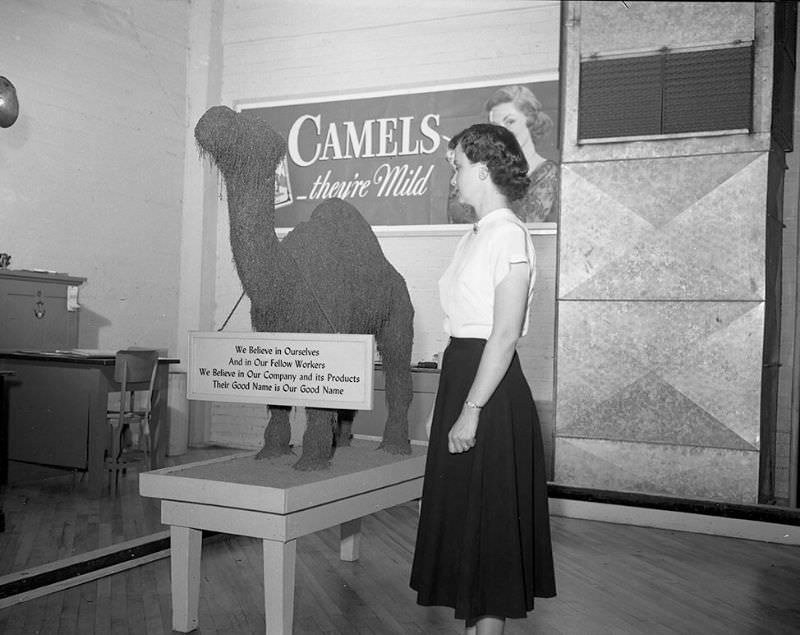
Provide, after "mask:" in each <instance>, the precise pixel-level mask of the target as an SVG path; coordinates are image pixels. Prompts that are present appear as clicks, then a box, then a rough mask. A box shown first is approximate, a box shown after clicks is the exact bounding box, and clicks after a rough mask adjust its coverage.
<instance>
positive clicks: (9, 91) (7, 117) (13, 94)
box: [0, 75, 19, 128]
mask: <svg viewBox="0 0 800 635" xmlns="http://www.w3.org/2000/svg"><path fill="white" fill-rule="evenodd" d="M18 116H19V100H18V99H17V90H16V88H14V84H12V83H11V82H10V81H8V80H7V79H6V78H5V77H3V76H2V75H0V128H8V127H9V126H11V125H12V124H13V123H14V122H15V121H16V120H17V117H18Z"/></svg>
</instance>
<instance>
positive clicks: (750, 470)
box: [555, 438, 758, 504]
mask: <svg viewBox="0 0 800 635" xmlns="http://www.w3.org/2000/svg"><path fill="white" fill-rule="evenodd" d="M556 455H557V457H558V461H557V462H556V472H555V481H556V482H557V483H568V484H570V485H572V486H575V487H588V488H595V489H608V490H616V491H628V492H643V493H647V494H661V495H666V496H681V497H687V498H699V499H705V500H716V501H724V502H733V503H745V504H753V503H756V502H757V500H758V487H757V483H758V453H757V452H747V451H734V450H720V449H716V448H693V447H686V446H671V445H644V444H631V443H625V442H619V441H605V440H598V439H563V438H557V439H556Z"/></svg>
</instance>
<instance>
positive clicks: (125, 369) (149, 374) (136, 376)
mask: <svg viewBox="0 0 800 635" xmlns="http://www.w3.org/2000/svg"><path fill="white" fill-rule="evenodd" d="M157 370H158V351H157V350H154V349H145V348H137V349H125V350H121V351H117V354H116V358H115V360H114V381H116V382H117V383H118V384H119V385H120V392H121V393H122V395H123V396H124V395H125V393H126V392H128V391H131V390H134V389H139V390H147V391H149V392H150V393H151V394H152V391H153V387H154V384H155V379H156V371H157ZM136 384H138V386H137V385H136Z"/></svg>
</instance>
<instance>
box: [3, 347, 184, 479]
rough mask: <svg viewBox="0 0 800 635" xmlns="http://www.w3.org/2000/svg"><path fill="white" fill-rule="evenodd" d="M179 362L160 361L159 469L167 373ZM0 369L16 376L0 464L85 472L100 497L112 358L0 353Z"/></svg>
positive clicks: (10, 382) (157, 410)
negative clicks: (8, 463) (7, 462)
mask: <svg viewBox="0 0 800 635" xmlns="http://www.w3.org/2000/svg"><path fill="white" fill-rule="evenodd" d="M177 361H178V360H176V359H162V360H159V365H158V373H157V377H156V392H157V395H156V400H155V403H154V404H153V427H155V426H156V425H157V424H158V423H159V422H161V423H162V425H161V426H160V429H159V435H158V438H157V439H155V450H154V452H153V460H154V463H155V465H159V464H160V462H161V461H162V459H163V457H164V455H165V453H166V447H167V439H168V436H167V435H168V430H167V425H166V424H165V422H166V420H167V390H168V375H169V372H168V369H169V364H171V363H176V362H177ZM0 369H3V370H10V371H13V372H14V374H15V376H14V377H13V378H9V379H7V380H6V387H7V390H6V394H7V396H8V436H7V439H8V445H7V447H8V452H7V457H2V459H0V460H7V461H19V462H23V463H29V464H35V465H43V466H49V467H57V468H66V469H73V470H78V471H85V472H87V477H88V482H89V487H90V488H91V489H92V490H93V491H94V492H96V493H99V492H100V490H101V489H102V488H103V485H104V484H105V482H106V480H107V478H106V474H105V470H104V467H103V458H104V452H105V449H106V445H107V440H108V422H107V420H106V412H107V408H108V394H109V392H114V391H115V389H116V388H115V386H117V384H116V383H115V382H114V356H113V355H110V354H98V355H97V356H78V355H70V354H66V353H50V352H45V351H31V352H27V351H26V352H19V351H0ZM2 467H3V473H4V474H5V473H6V466H5V465H3V466H2Z"/></svg>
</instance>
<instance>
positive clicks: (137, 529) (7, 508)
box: [0, 447, 242, 576]
mask: <svg viewBox="0 0 800 635" xmlns="http://www.w3.org/2000/svg"><path fill="white" fill-rule="evenodd" d="M241 451H242V450H237V449H231V448H219V447H208V448H191V449H190V450H189V451H188V452H186V453H185V454H182V455H180V456H175V457H167V458H166V459H165V462H164V465H165V466H171V465H180V464H184V463H190V462H194V461H203V460H205V459H212V458H216V457H218V456H226V455H229V454H236V453H239V452H241ZM139 465H141V464H135V463H134V464H132V465H131V468H130V469H129V470H128V471H127V473H126V474H125V475H121V476H120V478H119V481H118V482H119V488H118V491H117V492H116V494H114V495H113V496H112V495H110V492H109V490H108V489H106V490H105V491H104V492H102V493H101V494H100V495H96V494H92V493H91V492H90V490H89V486H88V484H87V483H86V482H85V479H81V478H80V477H79V476H73V475H72V474H71V473H65V474H64V475H63V476H56V477H52V478H46V479H42V480H36V481H22V482H19V483H12V484H10V485H8V486H5V487H3V488H0V500H1V501H2V509H3V512H4V514H5V521H6V530H5V531H4V532H3V533H0V576H4V575H8V574H11V573H14V572H16V571H21V570H23V569H29V568H31V567H36V566H39V565H44V564H47V563H49V562H53V561H55V560H60V559H63V558H69V557H72V556H77V555H79V554H83V553H86V552H88V551H93V550H95V549H101V548H103V547H110V546H112V545H115V544H119V543H121V542H124V541H127V540H133V539H135V538H141V537H142V536H146V535H148V534H153V533H155V532H159V531H163V530H165V529H168V528H167V527H166V526H164V525H162V524H161V512H160V508H159V503H158V501H156V500H153V499H151V498H143V497H141V496H139V476H138V466H139Z"/></svg>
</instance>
